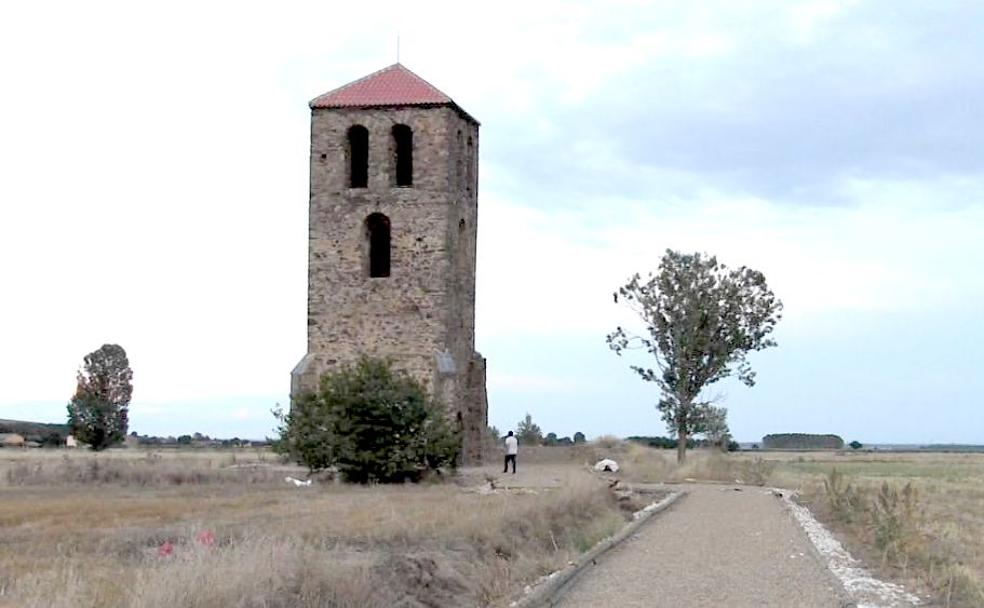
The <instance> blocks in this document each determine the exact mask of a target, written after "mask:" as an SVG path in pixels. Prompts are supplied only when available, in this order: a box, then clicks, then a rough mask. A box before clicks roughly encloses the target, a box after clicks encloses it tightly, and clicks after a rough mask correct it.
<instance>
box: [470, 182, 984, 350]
mask: <svg viewBox="0 0 984 608" xmlns="http://www.w3.org/2000/svg"><path fill="white" fill-rule="evenodd" d="M958 186H959V187H960V188H961V189H963V186H962V185H960V184H958ZM844 189H845V192H847V193H848V194H849V195H850V196H852V197H854V202H853V204H850V205H845V206H838V207H805V206H793V205H789V204H784V203H781V202H774V201H767V200H763V199H748V198H745V199H742V198H730V197H728V196H726V195H723V194H710V193H709V194H706V195H705V196H704V197H703V198H701V199H698V200H693V201H680V202H674V203H672V204H667V205H643V204H641V203H631V202H624V201H621V202H616V201H599V204H598V208H597V210H595V211H586V212H582V213H580V214H579V213H574V212H555V213H549V212H546V211H537V210H533V209H530V208H526V207H519V206H515V205H511V204H509V203H505V202H501V201H486V203H485V206H484V208H483V212H482V213H483V217H482V221H483V227H482V237H481V241H480V258H479V264H480V268H481V274H480V281H481V282H480V284H479V293H480V315H481V316H480V319H479V323H478V326H479V327H480V328H481V330H482V331H483V332H488V333H489V334H496V333H500V332H502V333H517V334H521V333H531V334H539V335H543V334H547V335H549V334H565V333H597V332H601V331H608V330H610V329H611V328H612V327H613V326H614V325H615V324H617V323H625V322H628V321H627V320H626V319H625V318H624V317H620V314H623V313H620V312H619V310H618V308H617V307H616V306H614V305H613V302H612V296H611V293H612V292H613V291H614V290H615V289H616V288H617V287H618V286H619V285H621V284H622V283H623V282H624V281H625V279H627V278H628V276H629V275H631V274H632V273H634V272H642V273H645V272H647V271H650V270H656V267H657V265H658V262H659V258H660V257H661V255H662V253H663V251H664V250H665V249H666V248H672V249H679V250H684V251H705V252H708V253H712V254H714V255H717V256H718V257H719V259H720V260H721V261H722V262H724V263H726V264H728V265H729V266H732V267H735V266H740V265H747V266H750V267H752V268H756V269H759V270H762V271H763V272H764V273H765V274H766V277H767V279H768V280H769V283H770V286H771V287H772V288H773V290H774V291H775V292H776V293H777V295H779V296H780V298H781V299H782V300H783V301H784V303H785V306H786V310H785V317H786V321H785V323H786V324H789V323H797V324H808V323H809V322H810V320H811V319H812V318H816V317H817V316H822V315H829V314H850V313H851V312H852V311H854V312H866V311H876V312H877V311H899V310H925V309H928V308H932V307H946V306H952V305H958V304H960V303H962V302H966V301H968V299H972V298H979V297H982V296H984V279H982V278H981V275H980V274H979V273H977V272H975V269H974V268H975V267H974V265H975V263H976V260H978V259H981V258H982V257H984V207H982V206H978V205H970V206H966V205H965V206H963V207H953V208H950V209H949V210H947V211H942V210H941V209H940V208H939V207H940V206H941V203H939V202H938V201H939V199H940V198H941V197H945V193H946V192H948V191H952V190H953V184H946V183H943V182H940V183H937V184H935V186H934V187H930V186H926V187H924V188H922V189H920V188H915V189H906V190H905V191H906V192H908V193H909V198H908V199H907V200H903V199H901V198H900V197H899V196H897V195H898V190H899V186H898V185H897V184H894V183H892V182H883V183H879V184H875V183H865V184H861V183H858V182H851V183H847V184H845V185H844ZM920 194H921V195H922V196H920ZM944 205H945V203H944ZM943 268H945V269H946V271H945V272H940V269H943Z"/></svg>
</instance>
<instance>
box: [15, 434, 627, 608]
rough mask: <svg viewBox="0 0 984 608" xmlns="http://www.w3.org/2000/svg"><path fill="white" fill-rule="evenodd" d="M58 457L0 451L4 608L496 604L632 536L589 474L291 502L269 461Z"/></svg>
mask: <svg viewBox="0 0 984 608" xmlns="http://www.w3.org/2000/svg"><path fill="white" fill-rule="evenodd" d="M64 456H65V453H64V452H61V453H58V452H56V453H45V452H40V451H32V452H20V451H16V452H0V606H8V605H9V606H18V607H23V606H28V607H30V606H38V607H40V606H54V607H59V606H63V605H64V606H66V607H67V606H69V605H70V606H72V607H73V608H79V607H86V606H93V607H95V606H99V607H103V606H126V607H131V606H132V607H137V606H140V607H144V606H151V607H153V606H188V607H196V608H198V607H201V608H205V607H213V606H214V607H219V606H242V607H279V606H284V607H286V606H299V607H314V606H318V607H325V606H338V607H343V606H377V605H378V606H397V605H401V606H408V607H413V606H474V605H495V604H497V603H503V602H505V601H506V600H507V599H508V598H509V597H511V596H512V595H514V594H515V593H516V592H517V590H519V589H522V587H523V586H524V585H525V584H527V583H528V582H530V581H532V580H534V579H535V578H537V577H539V576H542V575H543V574H546V573H548V572H550V571H552V570H554V569H556V568H558V567H561V566H562V565H564V564H566V563H567V562H568V561H569V560H570V559H572V558H573V557H575V556H576V555H577V554H578V553H580V552H582V551H584V550H585V549H587V548H588V547H590V546H592V545H593V544H594V543H595V542H597V541H598V540H600V539H601V538H603V537H604V536H607V535H610V534H611V533H613V532H614V531H615V530H617V529H618V528H619V527H620V526H621V525H623V524H624V521H625V519H624V515H623V514H622V513H621V511H620V510H619V508H618V505H617V504H616V502H615V500H614V499H613V498H612V496H611V495H610V493H609V492H608V491H607V490H606V488H605V486H604V484H603V483H601V482H599V481H598V480H597V479H595V478H593V477H591V476H589V475H586V474H583V475H579V476H578V477H574V478H571V479H569V480H567V483H565V486H564V487H562V488H557V489H553V490H543V491H539V492H536V493H532V492H531V493H513V492H500V493H494V494H487V495H486V494H480V493H476V492H466V491H464V489H463V488H461V487H458V486H456V485H453V484H450V483H445V484H431V485H416V486H412V485H408V486H397V487H393V486H389V487H383V486H377V487H352V486H347V485H341V484H332V483H320V484H315V485H314V486H312V487H311V488H295V487H293V486H289V485H287V484H285V483H284V482H283V478H282V477H283V470H282V469H281V468H280V465H278V464H276V462H270V461H269V460H267V462H266V464H265V466H266V467H268V469H269V470H268V469H265V468H264V467H263V466H260V465H263V464H264V463H261V462H260V461H259V459H260V458H264V459H268V458H269V456H268V455H264V456H258V455H256V454H253V455H242V454H240V455H238V456H237V457H236V460H235V462H233V461H232V459H231V458H230V457H229V455H226V454H220V453H211V454H204V453H201V454H195V453H174V454H164V455H161V456H159V457H157V456H151V457H148V456H146V455H138V456H134V455H133V454H132V453H116V454H102V455H99V456H98V457H93V455H91V454H87V453H81V452H80V453H71V454H69V455H68V457H67V460H66V459H65V458H64ZM247 456H248V457H247ZM96 459H98V462H99V465H98V467H99V471H101V472H100V473H99V474H98V475H89V474H86V476H80V474H79V471H83V472H84V471H88V470H90V469H91V468H92V467H94V466H95V465H94V464H93V463H94V462H96ZM244 461H245V462H244ZM244 465H245V466H244ZM105 471H115V473H113V474H104V473H102V472H105Z"/></svg>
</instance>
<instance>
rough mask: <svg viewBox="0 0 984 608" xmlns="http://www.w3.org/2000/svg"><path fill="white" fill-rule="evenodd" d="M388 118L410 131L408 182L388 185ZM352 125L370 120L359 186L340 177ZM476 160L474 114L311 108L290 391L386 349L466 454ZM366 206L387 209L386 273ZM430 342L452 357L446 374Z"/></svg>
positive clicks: (482, 420) (472, 421) (480, 408)
mask: <svg viewBox="0 0 984 608" xmlns="http://www.w3.org/2000/svg"><path fill="white" fill-rule="evenodd" d="M397 124H405V125H408V126H409V127H410V128H411V129H412V130H413V185H412V186H409V187H398V186H396V177H395V167H396V162H395V143H394V140H393V136H392V128H393V126H394V125H397ZM354 125H362V126H364V127H366V128H367V129H368V131H369V179H368V186H367V187H366V188H350V187H349V185H350V182H349V167H350V161H349V156H348V155H349V150H348V137H347V134H348V129H349V128H350V127H352V126H354ZM477 168H478V125H476V124H475V123H474V122H472V121H470V120H467V119H466V118H465V117H464V116H463V115H461V114H460V113H459V112H457V111H456V110H455V109H454V108H451V107H428V108H417V107H414V108H378V109H315V110H313V111H312V118H311V192H310V195H311V198H310V208H309V259H308V354H307V355H306V356H305V357H304V359H302V361H301V362H300V363H299V364H298V366H297V367H296V368H295V371H294V374H293V375H292V383H291V384H292V386H291V388H292V393H293V394H298V393H301V392H309V391H313V390H315V389H316V388H317V382H318V378H319V377H320V376H321V374H323V373H324V372H325V371H328V370H330V369H331V368H332V367H333V366H335V365H338V364H340V363H344V362H349V361H352V360H354V359H356V358H357V357H358V356H360V355H361V354H367V355H372V356H386V357H390V358H392V359H393V360H394V362H395V363H396V365H397V366H398V367H400V368H402V369H405V370H407V371H408V372H409V373H411V374H412V375H414V376H415V377H416V378H418V379H419V380H421V381H422V382H423V383H424V384H425V385H426V386H427V387H428V389H429V390H431V391H432V392H433V393H434V394H435V395H436V396H438V397H439V398H441V399H443V400H444V401H445V402H446V403H447V404H448V406H449V410H450V415H451V416H453V417H454V418H455V419H456V420H457V421H458V423H459V425H460V427H461V428H462V430H463V431H464V433H463V436H464V442H465V446H464V453H465V456H466V461H469V462H471V461H474V460H475V458H474V455H475V454H480V444H481V434H478V432H477V431H476V430H475V429H477V428H478V427H479V425H481V429H480V433H484V430H485V426H486V413H487V406H486V401H485V384H484V377H485V371H484V370H485V365H484V359H482V358H481V356H480V355H477V353H475V254H476V241H477V222H478V197H477V187H478V169H477ZM375 212H378V213H383V214H385V215H386V216H387V217H388V218H389V220H390V226H391V261H390V268H391V274H390V276H389V277H381V278H370V277H369V241H368V233H367V228H366V218H367V217H368V216H369V215H370V214H371V213H375ZM439 353H447V355H446V360H450V361H451V362H452V365H450V366H448V369H446V370H445V371H444V373H441V372H440V371H439V370H438V365H437V358H438V354H439ZM476 361H481V374H480V378H479V374H478V372H476V371H475V369H476V365H477V364H476ZM479 382H480V384H481V387H480V389H481V390H479V388H478V387H477V385H476V383H479ZM476 438H477V439H476ZM476 440H477V441H478V444H477V446H473V445H472V444H473V443H474V442H475V441H476Z"/></svg>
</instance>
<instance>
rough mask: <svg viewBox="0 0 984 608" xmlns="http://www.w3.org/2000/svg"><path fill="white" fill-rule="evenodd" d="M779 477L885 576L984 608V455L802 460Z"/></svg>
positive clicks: (952, 602) (951, 601)
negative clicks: (793, 485) (798, 490)
mask: <svg viewBox="0 0 984 608" xmlns="http://www.w3.org/2000/svg"><path fill="white" fill-rule="evenodd" d="M777 477H780V478H784V479H785V480H786V484H785V485H791V484H792V483H795V484H796V485H798V486H800V488H801V495H802V497H803V501H804V502H805V503H806V504H807V506H809V507H810V509H811V511H813V512H814V514H815V515H816V516H817V517H818V518H819V519H820V520H821V521H823V522H824V523H826V524H827V525H828V526H829V527H831V528H832V529H833V530H834V531H835V532H837V533H838V535H839V536H840V537H841V539H842V540H843V541H845V542H846V544H847V545H848V546H849V547H850V548H851V550H852V551H853V552H855V553H857V554H859V555H861V556H862V557H864V558H865V560H866V562H867V563H869V564H872V565H874V566H876V567H877V568H879V569H880V570H881V571H882V573H883V574H885V575H887V576H889V577H891V578H894V579H896V580H901V581H903V582H905V583H907V584H908V585H910V586H912V587H914V588H916V589H919V590H921V591H922V592H923V593H926V594H929V595H931V596H932V597H934V598H935V599H936V600H937V601H938V602H939V603H940V604H941V605H943V606H952V607H955V608H956V607H959V608H964V607H966V608H970V607H978V606H984V456H982V455H966V454H885V455H876V454H865V453H862V454H850V455H842V456H832V455H808V456H797V457H791V458H789V459H788V460H787V461H785V462H781V463H778V465H777Z"/></svg>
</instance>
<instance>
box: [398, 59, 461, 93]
mask: <svg viewBox="0 0 984 608" xmlns="http://www.w3.org/2000/svg"><path fill="white" fill-rule="evenodd" d="M390 68H401V69H403V71H405V72H407V73H408V74H410V75H411V76H413V77H414V78H416V79H417V80H419V81H420V82H422V83H424V84H426V85H427V86H428V87H430V88H431V89H432V90H433V91H434V92H435V93H437V94H438V95H440V96H441V97H443V98H445V99H447V100H448V101H449V102H450V101H452V100H451V96H450V95H448V94H447V93H445V92H444V91H442V90H441V89H439V88H437V87H435V86H434V85H432V84H431V83H430V81H429V80H427V79H426V78H424V77H423V76H420V75H419V74H417V72H414V71H413V70H411V69H410V68H408V67H407V66H405V65H403V64H402V63H400V62H399V61H397V62H396V63H394V64H393V65H391V66H389V67H388V68H383V69H390ZM380 71H382V70H380Z"/></svg>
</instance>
